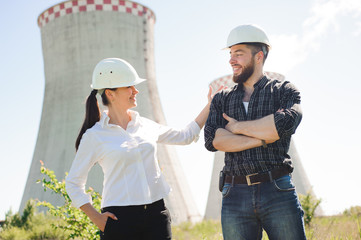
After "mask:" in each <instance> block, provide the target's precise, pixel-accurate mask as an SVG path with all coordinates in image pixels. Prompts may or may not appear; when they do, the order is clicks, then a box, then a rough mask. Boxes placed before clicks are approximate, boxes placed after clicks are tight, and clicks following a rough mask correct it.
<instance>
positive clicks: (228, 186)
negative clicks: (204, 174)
mask: <svg viewBox="0 0 361 240" xmlns="http://www.w3.org/2000/svg"><path fill="white" fill-rule="evenodd" d="M231 188H232V186H231V184H229V183H226V184H224V186H223V189H222V197H223V198H225V197H227V196H228V195H229V193H230V191H231Z"/></svg>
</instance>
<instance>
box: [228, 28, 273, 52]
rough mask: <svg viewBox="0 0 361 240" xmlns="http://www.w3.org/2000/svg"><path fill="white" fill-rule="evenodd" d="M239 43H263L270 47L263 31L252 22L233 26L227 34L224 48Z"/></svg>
mask: <svg viewBox="0 0 361 240" xmlns="http://www.w3.org/2000/svg"><path fill="white" fill-rule="evenodd" d="M241 43H264V44H266V45H268V46H269V47H271V44H270V42H269V40H268V37H267V35H266V33H265V31H264V30H263V29H262V28H260V27H259V26H257V25H253V24H245V25H240V26H238V27H236V28H234V29H233V30H232V31H231V32H230V33H229V35H228V39H227V47H226V48H225V49H227V48H230V47H232V46H233V45H236V44H241Z"/></svg>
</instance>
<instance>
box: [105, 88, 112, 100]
mask: <svg viewBox="0 0 361 240" xmlns="http://www.w3.org/2000/svg"><path fill="white" fill-rule="evenodd" d="M104 93H105V96H107V99H108V100H109V102H111V101H112V100H113V97H114V93H113V91H111V90H109V89H105V91H104Z"/></svg>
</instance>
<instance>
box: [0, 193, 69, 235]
mask: <svg viewBox="0 0 361 240" xmlns="http://www.w3.org/2000/svg"><path fill="white" fill-rule="evenodd" d="M58 221H59V220H58V219H56V218H54V217H53V216H50V215H47V214H44V213H39V212H38V211H37V208H36V206H35V201H33V200H29V201H28V202H27V203H26V207H25V208H24V211H23V214H22V215H20V214H19V213H16V214H13V213H12V211H11V210H9V211H8V212H7V213H6V216H5V223H4V225H3V227H2V229H1V232H0V239H3V240H13V239H14V240H23V239H59V240H60V239H65V238H66V233H65V232H63V231H60V230H54V229H53V228H52V227H51V224H53V223H55V222H58Z"/></svg>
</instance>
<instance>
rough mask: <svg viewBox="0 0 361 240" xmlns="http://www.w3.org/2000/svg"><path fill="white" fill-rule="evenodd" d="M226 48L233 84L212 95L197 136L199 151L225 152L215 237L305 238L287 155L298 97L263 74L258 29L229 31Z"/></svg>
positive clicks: (263, 46) (264, 47)
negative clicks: (201, 135) (200, 140)
mask: <svg viewBox="0 0 361 240" xmlns="http://www.w3.org/2000/svg"><path fill="white" fill-rule="evenodd" d="M227 48H228V49H230V60H229V63H230V65H231V67H232V69H233V81H234V82H235V83H237V85H236V86H235V87H233V88H232V89H230V90H224V91H222V92H220V93H218V94H217V95H215V96H214V98H213V101H212V104H211V108H210V114H209V117H208V120H207V122H206V126H205V129H204V134H205V146H206V148H207V149H208V150H209V151H217V150H219V151H223V152H225V166H224V168H223V171H222V172H221V174H224V176H225V177H224V179H225V180H224V182H223V181H222V180H221V178H220V184H221V186H220V189H221V190H222V195H223V199H222V217H221V219H222V231H223V237H224V239H226V240H235V239H237V240H238V239H245V240H253V239H261V238H262V230H263V229H264V230H265V231H266V232H267V235H268V237H269V239H271V240H272V239H276V240H282V239H292V240H297V239H306V237H305V231H304V224H303V210H302V208H301V205H300V203H299V200H298V198H297V194H296V192H295V188H294V185H293V183H292V181H291V177H290V173H291V172H292V170H293V167H292V164H291V160H290V157H289V155H287V152H288V149H289V145H290V141H291V136H292V134H294V133H295V131H296V128H297V126H298V125H299V123H300V121H301V118H302V113H301V109H300V93H299V91H298V90H297V89H296V88H295V86H294V85H292V84H291V83H290V82H287V81H279V80H276V79H269V78H268V77H267V76H265V75H264V73H263V65H264V62H265V60H266V58H267V55H268V51H269V49H270V43H269V40H268V38H267V35H266V34H265V32H264V31H263V30H262V29H261V28H259V27H257V26H255V25H241V26H238V27H236V28H235V29H233V30H232V31H231V32H230V34H229V36H228V40H227ZM223 184H224V186H223ZM222 186H223V187H222Z"/></svg>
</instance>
